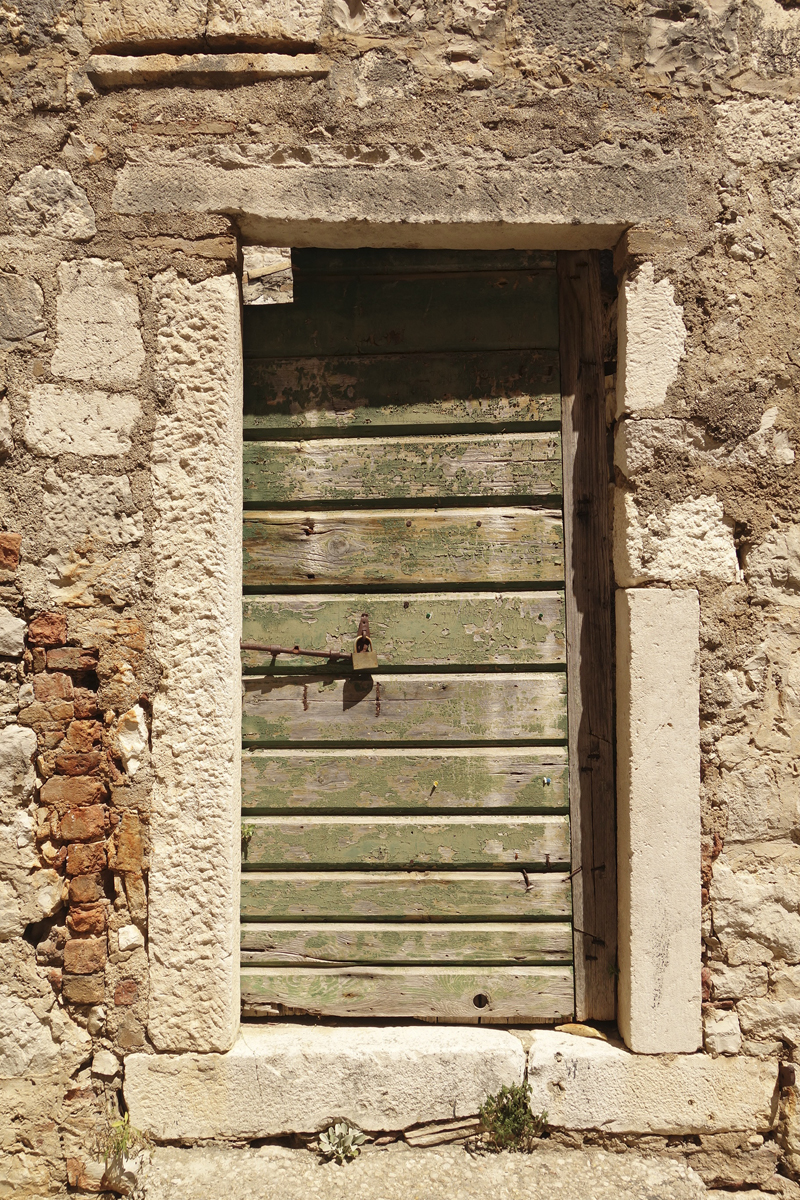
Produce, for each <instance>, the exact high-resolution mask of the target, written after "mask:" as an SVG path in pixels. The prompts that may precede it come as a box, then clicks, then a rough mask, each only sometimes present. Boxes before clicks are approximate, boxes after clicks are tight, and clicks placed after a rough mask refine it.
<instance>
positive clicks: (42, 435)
mask: <svg viewBox="0 0 800 1200" xmlns="http://www.w3.org/2000/svg"><path fill="white" fill-rule="evenodd" d="M140 414H141V405H140V403H139V400H138V399H137V397H136V396H128V395H125V394H121V395H108V394H107V393H106V392H87V393H85V394H84V393H80V392H75V391H71V390H69V389H66V388H60V387H56V386H55V385H54V384H48V383H44V384H42V385H41V386H40V387H38V388H34V390H33V391H32V392H31V393H30V396H29V399H28V416H27V419H26V421H25V434H24V436H25V444H26V445H27V447H28V449H29V450H32V451H33V453H34V454H41V455H47V456H50V457H51V458H55V457H57V456H58V455H59V454H77V455H78V456H80V457H89V456H91V455H94V454H102V455H110V454H127V453H128V451H129V450H130V448H131V439H130V434H131V430H132V429H133V426H134V425H135V424H136V422H137V421H138V419H139V416H140Z"/></svg>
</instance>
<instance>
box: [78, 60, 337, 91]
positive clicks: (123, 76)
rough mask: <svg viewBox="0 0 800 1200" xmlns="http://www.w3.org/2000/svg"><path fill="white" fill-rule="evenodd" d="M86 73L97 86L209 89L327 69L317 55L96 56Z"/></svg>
mask: <svg viewBox="0 0 800 1200" xmlns="http://www.w3.org/2000/svg"><path fill="white" fill-rule="evenodd" d="M86 74H87V75H88V76H89V78H90V79H91V81H92V83H94V84H95V85H97V86H98V87H104V88H121V87H142V86H144V85H148V84H170V83H177V84H193V85H195V86H203V85H206V86H208V87H213V86H220V85H225V84H239V83H255V82H257V81H258V80H259V79H297V78H302V77H307V78H308V77H310V78H313V79H319V78H322V77H323V76H325V75H327V74H328V67H327V65H326V64H325V63H323V61H322V59H321V58H320V57H319V56H318V55H316V54H142V55H136V54H125V55H121V54H93V55H92V56H91V57H90V58H89V60H88V62H87V64H86Z"/></svg>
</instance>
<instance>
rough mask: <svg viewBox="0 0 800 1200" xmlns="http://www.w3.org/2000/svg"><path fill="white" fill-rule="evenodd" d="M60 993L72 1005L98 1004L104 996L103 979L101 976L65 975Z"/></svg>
mask: <svg viewBox="0 0 800 1200" xmlns="http://www.w3.org/2000/svg"><path fill="white" fill-rule="evenodd" d="M61 991H62V994H63V996H64V999H65V1000H70V1001H71V1002H72V1003H73V1004H100V1003H101V1002H102V1000H103V997H104V996H105V979H104V977H103V976H102V975H65V976H64V980H63V984H62V987H61Z"/></svg>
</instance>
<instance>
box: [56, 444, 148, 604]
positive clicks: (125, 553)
mask: <svg viewBox="0 0 800 1200" xmlns="http://www.w3.org/2000/svg"><path fill="white" fill-rule="evenodd" d="M43 509H44V512H43V516H44V522H43V524H44V532H45V534H46V536H47V538H48V541H49V544H50V545H51V546H52V549H51V551H50V553H49V554H47V555H46V556H45V558H44V559H43V562H42V571H43V573H44V577H45V581H46V586H47V590H48V595H49V598H50V600H51V601H53V602H55V603H58V604H66V605H70V606H73V607H87V606H90V605H92V604H95V603H97V602H98V600H101V599H105V600H107V601H110V603H112V604H114V605H122V604H125V603H129V602H131V601H132V600H134V599H136V597H137V596H138V583H137V575H138V572H139V556H138V553H137V552H134V551H132V549H131V548H132V547H134V546H135V545H136V544H137V543H138V542H140V541H141V539H142V536H143V533H144V522H143V517H142V513H141V512H140V511H139V510H137V508H136V504H135V502H134V499H133V494H132V492H131V485H130V480H129V479H128V477H127V475H76V474H70V475H69V476H68V477H67V478H66V479H62V478H61V477H60V476H59V475H57V474H56V471H55V469H54V468H53V467H51V468H50V469H49V470H48V471H47V472H46V473H45V477H44V487H43Z"/></svg>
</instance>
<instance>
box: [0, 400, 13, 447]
mask: <svg viewBox="0 0 800 1200" xmlns="http://www.w3.org/2000/svg"><path fill="white" fill-rule="evenodd" d="M13 453H14V430H13V427H12V424H11V405H10V404H9V402H8V400H0V458H6V457H7V456H8V455H9V454H13Z"/></svg>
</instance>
